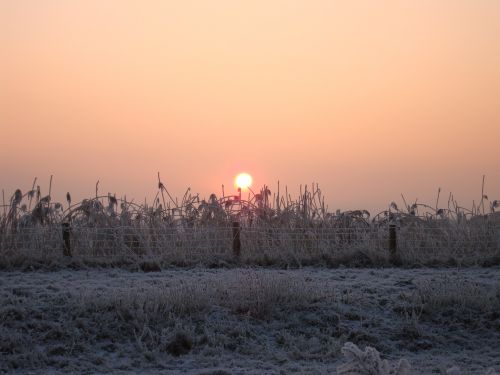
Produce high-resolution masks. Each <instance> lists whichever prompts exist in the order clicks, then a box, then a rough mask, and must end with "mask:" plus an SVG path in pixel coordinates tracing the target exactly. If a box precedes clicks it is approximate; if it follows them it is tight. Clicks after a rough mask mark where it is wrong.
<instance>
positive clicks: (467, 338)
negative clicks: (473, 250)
mask: <svg viewBox="0 0 500 375" xmlns="http://www.w3.org/2000/svg"><path fill="white" fill-rule="evenodd" d="M499 288H500V269H499V268H497V267H491V268H466V269H449V268H448V269H438V268H433V269H427V268H418V269H398V268H385V269H370V268H363V269H351V268H338V269H325V268H309V267H306V268H302V269H290V270H280V269H269V268H268V269H262V268H230V269H227V268H217V269H207V268H171V269H166V270H163V271H160V272H148V273H144V272H141V271H135V272H131V271H130V270H125V269H120V268H108V269H99V268H95V267H91V268H83V269H79V270H70V269H62V270H58V271H50V272H47V271H43V272H41V271H32V272H20V271H10V272H6V271H2V272H0V353H1V361H0V372H2V371H6V372H19V373H25V372H30V373H47V372H56V373H58V372H60V373H64V372H67V373H74V372H77V373H110V372H121V373H137V372H142V373H165V372H183V373H188V374H202V373H204V374H215V373H219V374H225V373H228V374H233V373H269V374H275V373H312V374H316V373H318V374H335V373H339V374H381V375H385V374H396V373H399V374H406V373H411V374H429V373H440V372H441V373H447V372H446V371H448V373H449V374H456V373H458V372H457V371H458V370H457V368H460V369H461V370H462V374H484V373H486V371H487V370H488V368H490V367H491V368H493V369H496V370H497V371H498V370H499V369H500V355H499V351H498V342H500V314H498V311H499V307H500V293H499V290H500V289H499ZM454 366H455V367H454ZM397 369H399V372H396V370H397ZM408 369H409V370H408ZM217 371H218V372H217ZM405 371H410V372H405ZM453 371H455V372H453ZM490 373H491V374H493V373H492V372H490Z"/></svg>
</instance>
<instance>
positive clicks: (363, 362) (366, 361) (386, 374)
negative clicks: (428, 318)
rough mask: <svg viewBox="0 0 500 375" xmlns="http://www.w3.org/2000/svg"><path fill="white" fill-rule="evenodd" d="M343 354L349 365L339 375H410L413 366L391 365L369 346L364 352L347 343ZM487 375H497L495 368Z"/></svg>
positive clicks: (452, 373) (448, 373) (454, 374)
mask: <svg viewBox="0 0 500 375" xmlns="http://www.w3.org/2000/svg"><path fill="white" fill-rule="evenodd" d="M342 354H344V357H345V358H346V359H347V363H345V364H343V365H341V366H339V367H338V368H337V374H338V375H410V374H411V371H410V370H411V366H410V363H409V362H408V361H407V360H406V359H404V358H403V359H400V360H399V361H398V362H397V364H392V365H391V364H390V363H389V362H388V361H387V360H384V359H382V358H380V353H379V352H378V351H377V349H375V348H372V347H370V346H367V347H366V348H365V351H362V350H361V349H360V348H358V347H357V346H356V345H355V344H353V343H352V342H347V343H345V344H344V347H343V348H342ZM442 374H443V375H461V374H462V372H461V371H460V367H458V366H453V367H451V368H449V369H448V370H442ZM485 375H497V372H496V371H495V369H493V368H489V369H488V370H486V372H485Z"/></svg>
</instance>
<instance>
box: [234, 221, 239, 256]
mask: <svg viewBox="0 0 500 375" xmlns="http://www.w3.org/2000/svg"><path fill="white" fill-rule="evenodd" d="M240 233H241V227H240V223H239V222H238V221H233V254H234V255H236V256H240V254H241V240H240Z"/></svg>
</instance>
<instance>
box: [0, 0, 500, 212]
mask: <svg viewBox="0 0 500 375" xmlns="http://www.w3.org/2000/svg"><path fill="white" fill-rule="evenodd" d="M499 19H500V2H499V1H497V0H474V1H470V0H439V1H436V0H421V1H402V0H401V1H389V0H383V1H382V0H380V1H371V0H370V1H368V0H367V1H355V0H353V1H334V0H328V1H327V0H318V1H304V0H302V1H294V0H274V1H261V0H253V1H246V2H243V1H234V0H227V1H218V0H212V1H190V0H183V1H159V0H158V1H141V2H139V1H124V0H115V1H111V0H108V1H102V0H95V1H94V0H91V1H89V0H86V1H70V0H68V1H55V0H53V1H49V0H37V1H35V0H33V1H28V0H0V47H1V48H0V153H1V154H0V156H1V157H0V188H3V189H5V190H6V193H8V195H9V196H10V194H11V193H12V192H13V190H14V189H15V188H17V187H19V188H22V189H23V190H27V189H29V188H30V187H31V182H32V179H33V178H34V177H35V176H37V177H38V178H39V182H40V183H41V185H42V188H45V189H47V188H48V180H49V176H50V175H51V174H53V175H54V190H55V192H56V193H57V194H60V198H59V199H61V200H62V199H63V198H62V197H63V193H65V192H66V191H68V190H69V191H71V192H72V194H73V196H74V197H77V198H83V197H84V196H90V195H92V194H93V191H94V185H95V182H96V181H97V180H98V179H99V180H100V186H101V191H102V193H104V194H107V192H108V191H109V192H116V193H117V195H119V196H121V195H123V194H127V196H128V197H135V198H136V199H138V200H142V199H143V198H144V196H148V197H151V196H152V195H153V194H154V192H155V187H156V172H157V171H160V172H161V173H162V176H163V180H164V182H165V184H166V185H167V188H169V190H171V192H172V193H174V194H175V195H182V194H183V192H184V189H185V188H186V187H188V186H190V187H191V188H192V190H194V191H196V192H200V193H201V194H202V195H209V194H210V193H211V192H212V191H215V192H216V193H218V194H219V192H220V185H221V184H222V183H224V184H225V185H226V191H227V190H229V189H230V188H231V187H232V179H233V176H234V175H235V174H236V173H237V172H240V171H242V170H244V171H248V172H250V173H251V174H252V175H253V176H254V183H255V185H257V186H259V185H261V184H264V183H267V184H268V185H270V186H271V190H272V189H273V187H275V186H276V181H277V180H278V179H279V180H280V181H281V183H282V184H283V185H285V184H286V185H288V186H289V188H290V190H291V191H292V192H296V191H298V187H299V184H300V183H309V184H310V183H311V182H312V181H314V182H319V184H320V186H321V187H322V189H323V191H324V193H325V194H326V196H327V197H328V202H329V205H330V208H332V209H337V208H340V209H356V208H367V209H369V210H379V209H382V208H385V207H386V206H387V204H388V203H390V201H391V200H396V201H398V202H399V201H400V194H401V193H404V194H405V196H406V198H407V200H414V199H415V198H417V197H418V198H419V200H420V201H427V202H434V200H435V197H436V191H437V189H438V187H442V188H443V191H444V192H445V194H446V193H447V192H449V191H453V192H454V193H455V196H456V198H457V199H458V200H459V201H460V202H461V203H462V204H464V205H466V206H470V205H471V204H472V200H473V199H475V200H476V201H477V200H478V199H480V193H481V179H482V175H483V174H486V176H487V177H486V182H487V193H488V194H489V195H490V197H491V198H493V199H500V167H499V165H500V163H499V162H500V145H499V143H500V22H499V21H498V20H499Z"/></svg>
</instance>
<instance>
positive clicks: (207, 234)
mask: <svg viewBox="0 0 500 375" xmlns="http://www.w3.org/2000/svg"><path fill="white" fill-rule="evenodd" d="M35 182H36V181H35ZM35 185H36V183H34V184H33V188H32V189H31V190H29V191H28V192H27V193H24V194H23V193H22V192H21V190H19V189H18V190H16V192H15V193H14V194H13V196H12V197H11V199H10V201H9V203H8V204H5V205H4V207H3V214H2V213H1V211H0V268H4V269H5V268H7V269H9V268H23V267H24V268H29V267H33V268H37V267H39V266H41V265H44V266H46V265H53V264H54V263H58V262H61V260H62V258H63V249H64V244H63V235H62V225H63V223H67V224H69V225H70V228H71V229H70V232H69V236H70V246H71V253H72V256H73V258H74V262H73V263H72V264H74V263H86V264H89V265H90V264H100V265H104V266H106V265H112V264H116V265H117V264H122V263H123V264H130V263H133V264H136V265H138V266H139V267H142V266H141V264H142V265H146V266H147V264H146V263H147V262H150V263H149V264H150V265H154V264H157V265H158V266H160V267H165V266H168V265H178V266H191V265H196V264H203V265H207V266H215V267H218V266H224V265H231V264H239V265H241V264H253V265H263V266H267V265H273V266H281V267H300V266H305V265H327V266H338V265H350V266H374V265H375V266H383V265H389V264H391V263H394V262H397V264H400V265H405V266H422V265H488V266H491V265H498V264H500V216H499V215H500V212H496V211H495V210H496V209H497V208H498V207H499V205H500V203H499V201H497V200H495V201H492V202H489V201H487V197H483V199H482V200H481V204H480V205H479V206H477V207H476V206H473V208H472V209H471V210H467V209H464V208H462V207H460V206H459V205H458V204H457V202H456V201H454V200H453V197H452V196H450V199H449V200H448V207H447V208H439V205H438V203H436V206H435V207H431V206H429V205H425V204H421V203H418V204H417V203H414V204H412V205H407V204H406V202H405V209H400V208H398V206H397V205H396V204H395V203H392V204H391V206H390V208H389V210H387V211H383V212H381V213H378V214H377V215H375V216H374V217H373V218H372V217H371V215H370V214H369V213H368V212H367V211H365V210H356V211H346V212H336V213H333V212H329V211H328V208H327V207H326V205H325V203H324V197H323V195H322V192H321V190H320V189H319V187H318V186H317V185H313V189H308V187H307V186H306V187H304V189H302V188H301V193H300V195H299V196H298V197H297V198H296V199H292V197H291V196H290V195H289V194H288V192H287V191H286V189H285V194H283V192H280V191H279V190H278V191H277V192H276V193H274V194H271V192H270V191H269V189H268V188H267V187H264V188H263V189H262V190H261V191H260V192H259V193H258V194H251V195H250V196H249V197H248V199H243V198H242V197H240V196H223V197H222V198H217V197H216V195H215V194H212V195H211V196H210V197H209V199H208V200H203V199H200V198H199V196H198V195H192V194H191V192H190V190H189V189H188V190H187V192H186V194H185V195H184V196H183V198H182V200H180V201H178V200H177V199H173V198H172V197H171V196H170V194H169V193H168V191H167V190H166V188H165V185H164V184H163V183H162V182H161V181H160V179H159V185H158V187H159V190H158V193H157V196H156V198H155V199H154V202H153V204H152V205H148V204H147V203H144V204H142V205H139V204H135V203H133V202H130V201H127V200H126V199H119V198H116V197H115V196H114V195H111V194H108V195H107V196H99V195H98V191H96V197H94V198H90V199H85V200H83V201H82V202H79V203H72V202H71V198H70V196H69V194H68V199H67V206H66V207H64V205H63V204H61V203H56V202H53V201H52V198H51V196H50V195H47V196H45V197H43V195H42V194H41V191H40V188H39V187H37V188H36V189H35ZM438 202H439V201H438ZM488 205H489V209H485V207H488ZM488 210H489V212H488V213H487V214H486V213H485V211H488ZM235 221H237V222H239V223H240V225H241V245H242V252H241V256H239V257H237V256H235V255H234V254H233V251H232V243H233V231H232V223H233V222H235ZM390 225H395V226H396V230H397V257H394V256H391V254H390V249H389V226H390ZM145 262H146V263H145ZM63 263H64V262H63ZM66 263H68V262H66ZM70 263H71V262H70Z"/></svg>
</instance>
